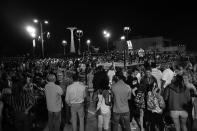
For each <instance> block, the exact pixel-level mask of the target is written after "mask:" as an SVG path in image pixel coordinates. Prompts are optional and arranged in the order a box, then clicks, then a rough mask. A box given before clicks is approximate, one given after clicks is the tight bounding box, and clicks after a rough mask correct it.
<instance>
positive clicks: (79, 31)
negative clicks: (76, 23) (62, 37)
mask: <svg viewBox="0 0 197 131" xmlns="http://www.w3.org/2000/svg"><path fill="white" fill-rule="evenodd" d="M76 36H77V37H78V40H79V47H78V55H81V37H82V36H83V31H82V30H77V31H76Z"/></svg>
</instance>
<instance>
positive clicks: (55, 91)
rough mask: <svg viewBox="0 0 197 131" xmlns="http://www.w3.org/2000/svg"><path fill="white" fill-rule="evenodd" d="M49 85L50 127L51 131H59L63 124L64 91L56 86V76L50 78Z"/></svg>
mask: <svg viewBox="0 0 197 131" xmlns="http://www.w3.org/2000/svg"><path fill="white" fill-rule="evenodd" d="M48 81H49V82H48V84H46V86H45V95H46V102H47V110H48V127H49V131H59V130H60V123H61V109H62V98H61V95H63V90H62V88H61V87H60V86H58V85H56V84H55V81H56V77H55V75H54V74H50V75H49V76H48Z"/></svg>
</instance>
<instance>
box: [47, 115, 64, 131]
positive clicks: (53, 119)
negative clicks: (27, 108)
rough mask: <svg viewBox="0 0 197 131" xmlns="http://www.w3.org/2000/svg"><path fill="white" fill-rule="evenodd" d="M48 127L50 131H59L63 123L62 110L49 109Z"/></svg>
mask: <svg viewBox="0 0 197 131" xmlns="http://www.w3.org/2000/svg"><path fill="white" fill-rule="evenodd" d="M48 119H49V122H48V127H49V131H59V130H60V124H61V111H60V112H50V111H48Z"/></svg>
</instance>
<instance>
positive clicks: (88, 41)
mask: <svg viewBox="0 0 197 131" xmlns="http://www.w3.org/2000/svg"><path fill="white" fill-rule="evenodd" d="M90 43H91V40H90V39H88V40H87V41H86V44H87V46H88V52H90Z"/></svg>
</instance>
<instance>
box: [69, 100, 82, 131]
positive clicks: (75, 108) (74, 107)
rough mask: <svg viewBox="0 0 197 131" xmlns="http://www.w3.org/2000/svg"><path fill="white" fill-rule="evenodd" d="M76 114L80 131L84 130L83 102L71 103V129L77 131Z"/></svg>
mask: <svg viewBox="0 0 197 131" xmlns="http://www.w3.org/2000/svg"><path fill="white" fill-rule="evenodd" d="M77 115H78V117H79V125H80V131H84V104H83V103H80V104H71V120H72V128H73V131H77Z"/></svg>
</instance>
